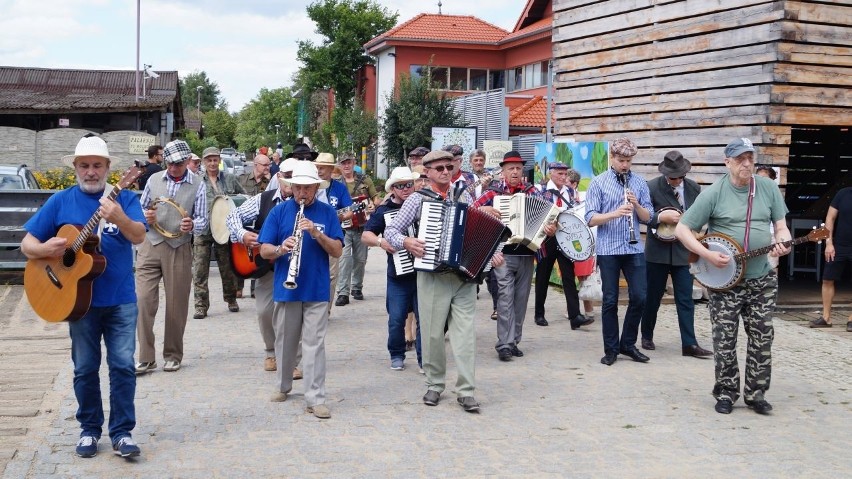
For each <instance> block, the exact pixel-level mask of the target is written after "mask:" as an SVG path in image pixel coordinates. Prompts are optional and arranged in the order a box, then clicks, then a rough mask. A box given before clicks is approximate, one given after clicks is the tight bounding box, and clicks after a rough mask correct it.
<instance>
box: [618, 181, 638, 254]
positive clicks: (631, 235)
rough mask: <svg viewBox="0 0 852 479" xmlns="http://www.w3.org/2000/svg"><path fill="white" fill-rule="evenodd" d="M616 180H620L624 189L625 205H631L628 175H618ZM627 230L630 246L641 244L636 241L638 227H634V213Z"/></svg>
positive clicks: (628, 222) (628, 219) (629, 219)
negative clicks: (628, 195) (628, 196)
mask: <svg viewBox="0 0 852 479" xmlns="http://www.w3.org/2000/svg"><path fill="white" fill-rule="evenodd" d="M616 178H618V182H619V183H621V186H623V187H624V204H628V203H630V200H628V199H627V194H628V193H630V192H631V191H630V187H629V186H627V175H625V174H624V173H617V174H616ZM627 230H628V234H629V237H628V240H627V242H628V243H629V244H636V243H638V242H639V240H638V239H636V227H635V226H634V225H633V212H631V213H630V216H629V217H628V218H627Z"/></svg>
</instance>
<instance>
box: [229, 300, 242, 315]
mask: <svg viewBox="0 0 852 479" xmlns="http://www.w3.org/2000/svg"><path fill="white" fill-rule="evenodd" d="M239 310H240V305H239V304H237V300H233V301H229V302H228V311H230V312H232V313H236V312H237V311H239Z"/></svg>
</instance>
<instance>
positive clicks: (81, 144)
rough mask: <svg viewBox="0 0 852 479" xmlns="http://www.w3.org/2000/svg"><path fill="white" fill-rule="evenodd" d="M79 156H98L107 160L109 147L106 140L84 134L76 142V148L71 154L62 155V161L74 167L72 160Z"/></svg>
mask: <svg viewBox="0 0 852 479" xmlns="http://www.w3.org/2000/svg"><path fill="white" fill-rule="evenodd" d="M79 156H100V157H101V158H106V159H107V160H109V159H110V158H109V148H107V144H106V142H105V141H104V140H103V139H101V138H100V137H97V136H84V137H83V138H80V141H78V142H77V148H74V154H73V155H65V156H63V157H62V162H63V163H65V164H66V165H67V166H70V167H71V168H74V160H76V159H77V157H79Z"/></svg>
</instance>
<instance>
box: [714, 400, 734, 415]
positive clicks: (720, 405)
mask: <svg viewBox="0 0 852 479" xmlns="http://www.w3.org/2000/svg"><path fill="white" fill-rule="evenodd" d="M733 410H734V403H733V402H731V400H730V399H728V398H722V399H719V400H718V401H716V412H717V413H719V414H731V411H733Z"/></svg>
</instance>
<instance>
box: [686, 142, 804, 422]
mask: <svg viewBox="0 0 852 479" xmlns="http://www.w3.org/2000/svg"><path fill="white" fill-rule="evenodd" d="M754 160H755V158H754V146H753V145H752V143H751V141H750V140H749V139H748V138H737V139H735V140H734V141H732V142H730V143H728V146H726V147H725V166H726V167H727V168H728V173H726V174H725V175H724V176H723V177H722V178H721V179H719V180H718V181H716V182H715V183H713V185H711V186H709V187H708V188H706V189H705V190H704V191H702V192H701V194H700V195H698V197H697V198H696V199H695V203H693V204H692V205H691V206H690V207H689V209H688V210H687V211H686V212H685V213H684V214H683V215H682V216H681V218H680V223H678V225H677V227H676V228H675V232H676V234H677V238H678V240H680V241H681V243H683V245H684V246H686V248H687V249H689V250H690V251H692V252H693V253H695V254H697V255H698V256H699V257H701V258H702V259H703V260H705V261H707V262H708V263H710V264H711V265H713V266H714V267H716V268H725V267H726V266H728V264H729V263H730V262H731V261H734V259H733V258H731V256H732V255H733V253H734V252H731V253H732V254H724V253H721V252H719V251H716V250H711V249H708V248H705V247H704V245H703V244H702V243H701V242H700V241H698V240H697V239H696V238H695V236H694V235H693V231H697V230H699V229H700V228H701V227H702V226H703V225H704V224H709V232H710V233H723V234H726V235H728V236H730V237H731V238H733V240H734V241H736V242H737V243H739V244H740V245H742V249H743V250H744V251H749V250H751V249H756V248H762V247H765V246H769V245H770V243H771V239H770V237H771V236H770V233H769V223H770V221H771V222H772V223H773V224H774V225H775V235H776V238H777V240H778V241H780V242H785V241H790V231H789V230H788V229H787V222H786V221H785V220H784V217H785V215H786V214H787V207H786V206H785V205H784V199H783V198H782V197H781V192H780V190H779V189H778V187H777V186H776V185H775V182H773V181H772V180H770V179H768V178H764V177H762V176H758V175H755V174H754V162H755V161H754ZM746 205H747V206H746ZM744 206H745V207H744ZM789 252H790V248H789V247H788V246H785V245H782V244H778V245H776V246H775V247H774V248H773V249H772V251H771V252H770V253H769V254H770V255H773V256H783V255H786V254H788V253H789ZM744 266H745V275H744V280H743V281H742V282H740V283H739V284H736V285H734V286H733V287H731V288H729V289H727V290H720V291H713V292H711V293H710V321H711V323H712V326H713V349H714V360H715V362H716V383H715V385H714V386H713V396H714V397H715V398H716V412H718V413H720V414H730V413H731V411H732V410H733V405H734V402H736V400H737V399H738V398H739V396H740V370H739V365H738V364H737V329H738V327H739V318H740V317H742V318H743V326H744V329H745V331H746V334H747V335H748V351H747V355H746V368H745V388H744V390H743V396H744V399H745V403H746V405H747V406H749V407H751V408H752V409H754V411H755V412H757V413H758V414H768V413H769V412H770V411H771V410H772V406H771V405H770V404H769V403H768V402H766V399H765V398H764V395H765V393H766V391H767V390H768V389H769V381H770V378H771V371H772V356H771V352H770V351H771V348H772V338H773V335H774V330H773V328H772V318H771V313H772V311H773V310H774V308H775V297H776V295H775V292H776V289H777V288H778V276H777V274H776V273H775V272H774V271H773V270H772V268H770V267H769V263H768V262H767V260H766V256H765V255H761V256H757V257H755V258H752V259H749V260H748V261H747V262H746V264H745V265H744Z"/></svg>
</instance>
